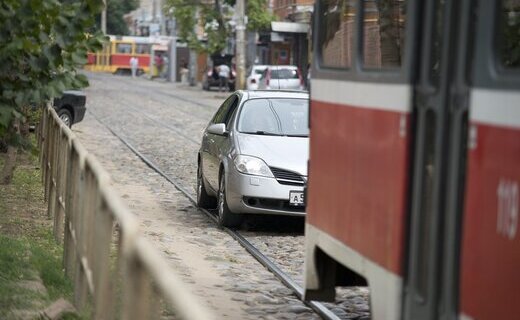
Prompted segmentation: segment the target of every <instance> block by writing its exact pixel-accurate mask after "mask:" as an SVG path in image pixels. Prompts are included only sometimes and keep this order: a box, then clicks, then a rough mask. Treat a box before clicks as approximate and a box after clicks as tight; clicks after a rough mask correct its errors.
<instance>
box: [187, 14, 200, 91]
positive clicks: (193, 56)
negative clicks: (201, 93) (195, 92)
mask: <svg viewBox="0 0 520 320" xmlns="http://www.w3.org/2000/svg"><path fill="white" fill-rule="evenodd" d="M195 21H196V22H195V25H194V26H193V34H194V35H195V37H197V23H198V21H199V13H198V11H195ZM189 71H190V73H189V83H190V87H194V86H196V85H197V51H196V50H195V49H193V48H190V65H189Z"/></svg>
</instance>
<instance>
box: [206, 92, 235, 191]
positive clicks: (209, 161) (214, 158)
mask: <svg viewBox="0 0 520 320" xmlns="http://www.w3.org/2000/svg"><path fill="white" fill-rule="evenodd" d="M237 103H238V96H237V95H236V94H233V95H231V96H230V97H229V98H227V100H226V101H224V103H223V104H222V106H221V107H220V108H219V110H218V111H217V113H216V114H215V117H213V120H212V122H211V123H210V125H211V124H217V123H226V120H227V119H228V117H229V115H230V114H231V113H232V111H233V110H234V107H235V106H236V105H237ZM204 135H205V138H206V136H207V140H208V143H207V150H206V151H205V152H204V154H205V155H204V156H203V162H204V164H203V165H204V168H205V169H204V170H205V171H204V174H205V177H206V179H207V181H208V182H209V184H210V186H211V188H213V189H214V190H218V179H219V176H218V175H219V167H220V159H221V156H222V150H225V149H226V145H227V144H228V143H229V138H228V136H227V135H223V136H221V135H217V134H212V133H208V132H207V131H206V132H205V133H204Z"/></svg>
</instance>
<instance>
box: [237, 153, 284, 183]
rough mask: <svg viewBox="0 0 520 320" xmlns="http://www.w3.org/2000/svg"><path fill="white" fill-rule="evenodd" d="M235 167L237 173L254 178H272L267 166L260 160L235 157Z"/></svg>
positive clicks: (240, 156)
mask: <svg viewBox="0 0 520 320" xmlns="http://www.w3.org/2000/svg"><path fill="white" fill-rule="evenodd" d="M235 167H236V168H237V170H238V171H240V172H242V173H246V174H252V175H255V176H262V177H270V178H273V177H274V176H273V173H272V172H271V169H269V167H268V166H267V164H266V163H265V162H264V161H263V160H262V159H260V158H256V157H251V156H244V155H238V156H236V157H235Z"/></svg>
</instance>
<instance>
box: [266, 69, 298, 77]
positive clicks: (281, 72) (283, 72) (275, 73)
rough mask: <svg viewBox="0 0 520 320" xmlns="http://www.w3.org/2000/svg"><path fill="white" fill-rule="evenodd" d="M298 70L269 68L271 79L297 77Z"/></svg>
mask: <svg viewBox="0 0 520 320" xmlns="http://www.w3.org/2000/svg"><path fill="white" fill-rule="evenodd" d="M298 78H299V77H298V71H296V69H278V70H276V69H275V70H271V79H298Z"/></svg>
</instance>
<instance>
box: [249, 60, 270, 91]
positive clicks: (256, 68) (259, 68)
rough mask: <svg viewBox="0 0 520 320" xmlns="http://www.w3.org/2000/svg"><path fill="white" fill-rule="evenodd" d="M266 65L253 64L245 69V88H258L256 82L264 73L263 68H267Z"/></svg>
mask: <svg viewBox="0 0 520 320" xmlns="http://www.w3.org/2000/svg"><path fill="white" fill-rule="evenodd" d="M267 67H268V66H266V65H253V66H251V67H249V69H248V71H247V73H246V74H247V79H246V89H247V90H256V89H258V82H259V81H260V78H261V77H262V74H263V73H264V71H265V69H267Z"/></svg>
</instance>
